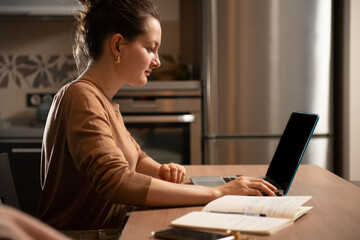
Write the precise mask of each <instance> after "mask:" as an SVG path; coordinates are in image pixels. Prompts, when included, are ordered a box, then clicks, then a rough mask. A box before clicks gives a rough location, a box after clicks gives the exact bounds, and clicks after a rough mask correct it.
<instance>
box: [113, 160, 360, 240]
mask: <svg viewBox="0 0 360 240" xmlns="http://www.w3.org/2000/svg"><path fill="white" fill-rule="evenodd" d="M186 170H187V179H186V181H185V182H189V178H190V176H232V175H236V174H241V175H246V176H264V175H265V173H266V170H267V165H221V166H219V165H201V166H200V165H189V166H186ZM295 195H296V196H297V195H311V196H313V197H312V199H311V200H310V201H308V202H307V203H306V204H305V205H308V206H313V209H312V210H310V211H309V213H308V214H306V215H304V216H303V217H301V218H300V219H298V220H297V221H296V222H295V223H294V224H293V225H291V226H290V227H288V228H286V229H284V230H281V231H280V232H278V233H276V234H274V235H272V236H258V235H248V236H249V237H250V239H286V240H292V239H294V240H295V239H343V240H345V239H346V240H349V239H354V240H355V239H356V240H359V239H360V188H359V187H357V186H355V185H353V184H351V183H350V182H348V181H346V180H344V179H342V178H340V177H338V176H336V175H335V174H333V173H331V172H329V171H327V170H325V169H323V168H320V167H318V166H314V165H300V167H299V170H298V172H297V174H296V176H295V179H294V181H293V184H292V186H291V189H290V191H289V193H288V196H295ZM202 208H203V206H194V207H178V208H157V209H148V210H141V211H133V212H132V213H131V214H130V217H129V220H128V222H127V223H126V225H125V228H124V230H123V232H122V235H121V237H120V239H121V240H127V239H131V240H133V239H154V238H152V237H151V232H152V231H158V230H162V229H166V228H168V227H170V222H171V221H172V220H174V219H176V218H178V217H180V216H182V215H184V214H186V213H188V212H191V211H195V210H201V209H202Z"/></svg>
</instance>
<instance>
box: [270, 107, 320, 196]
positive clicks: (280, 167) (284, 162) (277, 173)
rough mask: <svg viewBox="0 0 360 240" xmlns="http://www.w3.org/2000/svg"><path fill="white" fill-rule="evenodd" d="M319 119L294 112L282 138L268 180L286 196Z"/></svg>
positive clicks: (314, 115)
mask: <svg viewBox="0 0 360 240" xmlns="http://www.w3.org/2000/svg"><path fill="white" fill-rule="evenodd" d="M318 118H319V116H318V115H317V114H308V113H300V112H293V113H292V114H291V116H290V119H289V121H288V123H287V125H286V127H285V130H284V133H283V135H282V136H281V139H280V142H279V144H278V147H277V149H276V151H275V154H274V157H273V159H272V161H271V164H270V166H269V168H268V171H267V173H266V178H270V179H271V180H272V181H273V182H275V184H277V185H279V187H281V188H282V189H283V190H284V191H285V194H286V193H287V190H288V187H289V186H290V184H291V182H292V179H293V178H294V176H295V173H296V170H297V168H298V166H299V164H300V162H301V159H302V157H303V155H304V153H305V150H306V147H307V144H308V143H309V141H310V138H311V136H312V133H313V131H314V129H315V126H316V123H317V121H318Z"/></svg>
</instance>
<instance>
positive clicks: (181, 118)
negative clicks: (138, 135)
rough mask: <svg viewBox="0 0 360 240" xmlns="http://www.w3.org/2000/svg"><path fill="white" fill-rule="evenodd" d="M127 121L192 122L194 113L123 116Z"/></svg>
mask: <svg viewBox="0 0 360 240" xmlns="http://www.w3.org/2000/svg"><path fill="white" fill-rule="evenodd" d="M123 118H124V122H125V123H192V122H194V121H195V116H194V115H193V114H182V115H140V116H139V115H136V116H123Z"/></svg>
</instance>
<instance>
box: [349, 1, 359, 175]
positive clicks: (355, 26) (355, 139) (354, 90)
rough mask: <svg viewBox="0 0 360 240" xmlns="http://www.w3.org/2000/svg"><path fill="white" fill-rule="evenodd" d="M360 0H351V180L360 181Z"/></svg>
mask: <svg viewBox="0 0 360 240" xmlns="http://www.w3.org/2000/svg"><path fill="white" fill-rule="evenodd" d="M359 23H360V1H359V0H351V1H350V26H349V30H350V38H349V40H350V41H349V96H348V98H349V119H348V124H349V136H348V137H349V180H350V181H360V25H359Z"/></svg>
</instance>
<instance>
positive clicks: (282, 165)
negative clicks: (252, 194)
mask: <svg viewBox="0 0 360 240" xmlns="http://www.w3.org/2000/svg"><path fill="white" fill-rule="evenodd" d="M318 120H319V115H318V114H314V113H305V112H292V113H291V116H290V119H289V121H288V123H287V125H286V127H285V130H284V132H283V134H282V136H281V138H280V141H279V144H278V146H277V148H276V151H275V154H274V156H273V159H272V160H271V163H270V165H269V167H268V170H267V172H266V175H265V177H263V178H264V179H265V180H266V181H268V182H270V183H271V184H273V185H274V186H275V187H277V189H278V190H277V191H276V192H275V193H276V195H278V196H283V195H286V194H287V193H288V191H289V189H290V186H291V183H292V181H293V179H294V177H295V174H296V171H297V169H298V167H299V165H300V163H301V160H302V158H303V156H304V154H305V151H306V148H307V146H308V144H309V142H310V139H311V137H312V135H313V132H314V130H315V127H316V124H317V122H318ZM239 176H240V175H237V176H231V177H191V178H190V180H191V182H192V183H193V184H195V185H203V186H208V187H215V186H220V185H222V184H225V183H227V182H229V181H231V180H234V179H235V178H236V177H239Z"/></svg>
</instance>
